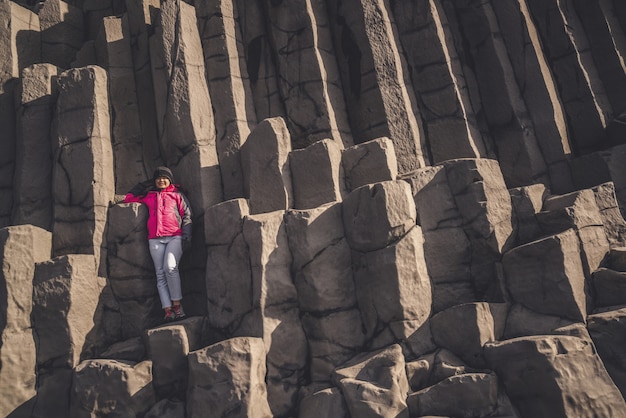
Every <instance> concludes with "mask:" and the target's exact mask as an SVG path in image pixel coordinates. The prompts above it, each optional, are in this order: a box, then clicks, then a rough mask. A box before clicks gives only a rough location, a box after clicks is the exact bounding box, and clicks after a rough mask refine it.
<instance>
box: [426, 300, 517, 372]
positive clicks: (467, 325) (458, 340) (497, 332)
mask: <svg viewBox="0 0 626 418" xmlns="http://www.w3.org/2000/svg"><path fill="white" fill-rule="evenodd" d="M505 321H506V306H505V305H504V304H489V303H485V302H478V303H466V304H462V305H457V306H453V307H452V308H448V309H446V310H445V311H442V312H439V313H437V314H435V315H434V316H433V317H432V318H431V320H430V329H431V333H432V336H433V340H434V341H435V344H437V346H439V347H443V348H446V349H448V350H450V351H452V352H453V353H454V354H456V355H457V356H459V357H460V358H461V359H463V361H465V362H466V363H467V364H469V365H470V366H472V367H485V362H484V358H483V346H484V345H485V344H486V343H488V342H493V341H497V340H499V339H500V337H501V336H502V333H503V331H504V324H505Z"/></svg>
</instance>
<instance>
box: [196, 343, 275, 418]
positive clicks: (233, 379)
mask: <svg viewBox="0 0 626 418" xmlns="http://www.w3.org/2000/svg"><path fill="white" fill-rule="evenodd" d="M188 359H189V387H188V389H187V417H190V418H201V417H206V416H207V412H208V411H211V412H210V414H211V415H212V416H216V417H217V416H219V417H221V416H229V417H240V418H248V417H249V418H270V417H272V416H273V415H272V412H271V411H270V408H269V405H268V403H267V389H266V384H265V371H266V367H265V347H264V345H263V340H262V339H261V338H251V337H238V338H231V339H228V340H225V341H221V342H219V343H217V344H213V345H210V346H208V347H205V348H203V349H201V350H197V351H193V352H191V353H190V354H189V357H188Z"/></svg>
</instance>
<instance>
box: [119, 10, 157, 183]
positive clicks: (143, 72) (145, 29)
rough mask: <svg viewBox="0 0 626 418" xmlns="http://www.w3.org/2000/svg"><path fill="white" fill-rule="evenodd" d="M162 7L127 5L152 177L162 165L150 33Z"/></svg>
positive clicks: (145, 155)
mask: <svg viewBox="0 0 626 418" xmlns="http://www.w3.org/2000/svg"><path fill="white" fill-rule="evenodd" d="M159 6H160V1H159V0H127V1H126V9H127V12H126V13H127V16H128V29H129V31H130V45H131V48H132V52H133V53H132V56H133V69H134V73H135V88H136V91H137V107H138V108H139V120H140V121H141V132H142V134H143V138H142V142H141V143H142V146H143V163H144V165H145V167H146V173H148V174H152V172H153V171H154V169H155V168H156V167H158V166H161V165H163V160H162V158H161V149H160V145H159V135H158V130H157V120H156V114H155V111H154V110H155V99H154V87H153V83H152V68H151V66H150V45H149V43H148V33H149V32H150V31H152V30H153V27H154V22H153V18H154V17H155V16H156V14H157V11H158V9H159Z"/></svg>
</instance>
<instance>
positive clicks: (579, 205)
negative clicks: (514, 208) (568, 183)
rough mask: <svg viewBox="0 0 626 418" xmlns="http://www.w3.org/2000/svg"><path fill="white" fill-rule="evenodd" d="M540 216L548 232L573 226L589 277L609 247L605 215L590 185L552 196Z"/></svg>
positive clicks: (586, 274) (545, 230)
mask: <svg viewBox="0 0 626 418" xmlns="http://www.w3.org/2000/svg"><path fill="white" fill-rule="evenodd" d="M537 219H538V221H539V224H540V226H541V228H542V230H543V231H544V233H546V234H550V233H556V232H560V231H564V230H566V229H568V228H574V230H575V231H576V233H577V235H578V238H579V239H580V244H581V256H582V261H583V269H584V271H585V276H586V277H589V276H590V275H591V273H592V272H593V271H595V270H596V269H597V268H598V267H599V266H600V264H601V263H602V261H603V260H604V258H605V257H606V254H607V253H608V251H609V242H608V240H607V237H606V234H605V232H604V227H603V222H602V215H601V214H600V210H599V208H598V205H597V203H596V199H595V195H594V193H593V191H592V190H590V189H585V190H581V191H577V192H572V193H568V194H566V195H562V196H552V197H549V198H548V199H546V200H545V202H544V208H543V211H542V212H539V213H538V214H537Z"/></svg>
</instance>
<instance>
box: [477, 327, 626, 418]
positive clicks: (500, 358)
mask: <svg viewBox="0 0 626 418" xmlns="http://www.w3.org/2000/svg"><path fill="white" fill-rule="evenodd" d="M485 357H486V358H487V362H488V364H489V366H490V368H492V369H493V370H495V372H496V374H497V375H498V378H499V379H500V380H501V381H502V383H503V384H504V387H505V389H506V392H507V394H508V395H509V398H510V399H511V402H512V403H513V405H514V406H515V407H516V408H517V409H518V410H519V412H520V414H521V415H522V416H533V417H555V416H572V415H574V416H577V417H593V416H598V415H603V416H610V417H623V416H625V415H626V405H625V403H624V398H623V397H622V395H621V393H620V392H619V390H618V389H617V387H616V386H615V384H614V383H613V381H612V380H611V378H610V377H609V375H608V373H607V372H606V369H605V368H604V366H603V364H602V362H601V360H600V357H598V355H597V354H596V353H595V349H594V348H593V345H592V343H591V341H586V340H583V339H581V338H578V337H572V336H532V337H521V338H514V339H511V340H506V341H502V342H496V343H488V344H486V345H485Z"/></svg>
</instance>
